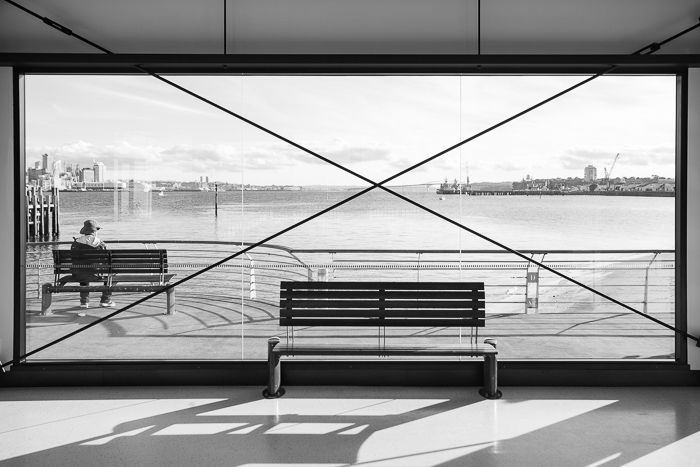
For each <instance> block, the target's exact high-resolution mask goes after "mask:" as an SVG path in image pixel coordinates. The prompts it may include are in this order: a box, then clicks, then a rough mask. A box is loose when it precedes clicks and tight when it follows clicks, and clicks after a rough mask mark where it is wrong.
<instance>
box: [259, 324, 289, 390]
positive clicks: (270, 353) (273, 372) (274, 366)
mask: <svg viewBox="0 0 700 467" xmlns="http://www.w3.org/2000/svg"><path fill="white" fill-rule="evenodd" d="M279 343H280V338H279V337H271V338H269V339H268V340H267V365H268V380H267V388H265V390H263V397H265V398H266V399H275V398H277V397H282V396H283V395H284V392H285V391H284V388H281V387H280V385H281V384H282V372H281V369H282V361H281V358H280V355H279V354H278V353H275V352H274V348H275V346H276V345H277V344H279Z"/></svg>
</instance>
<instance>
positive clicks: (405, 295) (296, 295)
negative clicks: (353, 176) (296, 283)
mask: <svg viewBox="0 0 700 467" xmlns="http://www.w3.org/2000/svg"><path fill="white" fill-rule="evenodd" d="M484 297H485V294H484V291H483V290H482V291H446V292H439V291H435V292H433V291H408V290H407V291H385V292H380V291H377V290H357V291H345V290H292V291H289V290H280V298H291V299H293V300H294V299H302V298H307V299H321V298H344V299H350V298H352V299H362V298H364V299H372V298H377V299H378V298H385V299H392V300H397V299H403V300H416V299H423V300H428V299H437V300H474V299H483V298H484Z"/></svg>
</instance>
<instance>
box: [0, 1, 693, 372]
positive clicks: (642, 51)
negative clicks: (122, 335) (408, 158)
mask: <svg viewBox="0 0 700 467" xmlns="http://www.w3.org/2000/svg"><path fill="white" fill-rule="evenodd" d="M5 2H7V3H10V4H12V5H13V6H15V7H17V8H20V9H21V10H23V11H25V12H27V13H29V14H31V15H32V16H35V17H37V18H39V19H41V20H42V21H43V22H45V23H46V24H48V25H49V26H52V27H54V28H55V29H57V30H59V31H61V32H63V33H64V34H67V35H70V36H74V37H76V38H77V39H79V40H81V41H83V42H85V43H87V44H88V45H90V46H92V47H95V48H97V49H99V50H101V51H103V52H105V53H107V54H114V52H111V51H109V50H108V49H105V48H104V47H102V46H99V45H97V44H95V43H94V42H92V41H89V40H88V39H85V38H83V37H82V36H80V35H79V34H76V33H74V32H73V31H72V30H70V29H68V28H66V27H65V26H62V25H60V24H59V23H57V22H55V21H53V20H51V19H49V18H46V17H42V16H40V15H38V14H37V13H35V12H33V11H31V10H29V9H27V8H25V7H23V6H21V5H19V4H17V3H15V2H14V1H12V0H5ZM698 27H700V23H696V24H695V25H693V26H691V27H689V28H686V29H684V30H683V31H681V32H679V33H677V34H675V35H673V36H671V37H669V38H667V39H665V40H664V41H661V42H658V43H652V44H650V45H648V46H645V47H643V48H641V49H639V50H637V51H636V52H634V53H633V54H632V55H639V54H642V55H649V54H652V53H654V52H656V51H657V50H659V48H660V47H661V46H662V45H664V44H666V43H668V42H670V41H672V40H674V39H676V38H678V37H680V36H682V35H685V34H687V33H688V32H690V31H692V30H694V29H696V28H698ZM134 68H136V69H137V70H139V71H141V72H143V73H145V74H148V75H150V76H152V77H154V78H156V79H158V80H160V81H161V82H163V83H165V84H168V85H169V86H171V87H174V88H176V89H178V90H180V91H182V92H184V93H185V94H188V95H190V96H192V97H194V98H195V99H197V100H200V101H202V102H204V103H206V104H208V105H210V106H212V107H214V108H216V109H219V110H221V111H222V112H224V113H226V114H228V115H231V116H232V117H234V118H236V119H238V120H240V121H242V122H244V123H247V124H249V125H251V126H253V127H255V128H257V129H259V130H261V131H263V132H265V133H267V134H269V135H271V136H273V137H275V138H276V139H279V140H281V141H283V142H285V143H287V144H289V145H291V146H293V147H295V148H297V149H299V150H301V151H303V152H305V153H307V154H309V155H311V156H313V157H315V158H317V159H320V160H322V161H324V162H326V163H328V164H330V165H332V166H334V167H337V168H339V169H340V170H342V171H344V172H346V173H348V174H350V175H353V176H354V177H357V178H359V179H361V180H363V181H365V182H367V183H369V184H370V185H371V186H369V187H367V188H365V189H363V190H360V191H358V192H357V193H355V194H353V195H351V196H349V197H347V198H345V199H344V200H341V201H339V202H337V203H335V204H333V205H331V206H329V207H327V208H324V209H322V210H320V211H318V212H316V213H315V214H313V215H311V216H309V217H306V218H305V219H302V220H301V221H298V222H296V223H294V224H292V225H290V226H288V227H286V228H284V229H282V230H280V231H278V232H276V233H274V234H272V235H269V236H268V237H266V238H264V239H262V240H260V241H258V242H256V243H253V244H251V245H249V246H247V247H246V248H243V249H241V250H239V251H237V252H236V253H234V254H231V255H229V256H227V257H225V258H223V259H221V260H219V261H216V262H214V263H213V264H210V265H209V266H206V267H204V268H202V269H200V270H199V271H196V272H194V273H192V274H190V275H189V276H187V277H184V278H182V279H180V280H178V281H176V282H173V283H171V284H168V285H167V286H165V287H164V288H163V289H161V290H159V291H157V292H153V293H151V294H149V295H147V296H145V297H142V298H140V299H138V300H135V301H133V302H131V303H129V304H128V305H126V306H124V307H122V308H120V309H119V310H116V311H114V312H112V313H110V314H108V315H106V316H103V317H101V318H99V319H97V320H95V321H93V322H91V323H89V324H87V325H85V326H83V327H81V328H79V329H77V330H75V331H72V332H70V333H68V334H66V335H64V336H61V337H60V338H58V339H55V340H53V341H51V342H49V343H47V344H44V345H42V346H40V347H38V348H36V349H34V350H32V351H30V352H27V353H25V354H24V355H22V356H20V357H18V358H16V359H14V360H12V361H9V362H7V363H5V364H3V365H2V367H3V368H4V367H5V366H9V365H11V364H14V363H17V362H21V361H23V360H24V359H26V358H27V357H29V356H31V355H34V354H36V353H38V352H40V351H42V350H44V349H46V348H48V347H51V346H53V345H55V344H58V343H59V342H62V341H64V340H66V339H68V338H70V337H72V336H74V335H76V334H78V333H80V332H83V331H85V330H87V329H89V328H91V327H93V326H96V325H97V324H100V323H102V322H104V321H106V320H108V319H110V318H112V317H114V316H116V315H118V314H120V313H123V312H124V311H127V310H129V309H131V308H133V307H135V306H137V305H139V304H141V303H143V302H145V301H147V300H150V299H151V298H153V297H155V296H157V295H160V294H162V293H163V292H166V291H167V290H170V289H172V288H174V287H176V286H178V285H180V284H183V283H185V282H188V281H190V280H192V279H194V278H196V277H198V276H199V275H201V274H204V273H205V272H207V271H209V270H211V269H213V268H215V267H217V266H220V265H222V264H224V263H226V262H228V261H230V260H232V259H234V258H236V257H238V256H240V255H243V254H245V253H247V252H249V251H250V250H252V249H254V248H257V247H259V246H261V245H263V244H265V243H267V242H269V241H271V240H273V239H274V238H277V237H279V236H281V235H283V234H285V233H287V232H289V231H291V230H293V229H295V228H297V227H299V226H301V225H303V224H306V223H308V222H310V221H311V220H313V219H316V218H318V217H320V216H322V215H324V214H326V213H327V212H330V211H332V210H334V209H336V208H338V207H340V206H342V205H344V204H346V203H349V202H350V201H352V200H354V199H356V198H359V197H360V196H362V195H364V194H366V193H368V192H370V191H372V190H374V189H376V188H380V189H382V190H384V191H385V192H387V193H389V194H391V195H393V196H395V197H397V198H399V199H401V200H403V201H405V202H407V203H409V204H411V205H413V206H415V207H417V208H419V209H421V210H423V211H425V212H428V213H429V214H432V215H433V216H435V217H438V218H440V219H442V220H444V221H446V222H448V223H450V224H452V225H454V226H456V227H458V228H460V229H462V230H465V231H467V232H469V233H471V234H472V235H475V236H477V237H479V238H481V239H483V240H486V241H488V242H489V243H492V244H493V245H496V246H498V247H499V248H501V249H504V250H506V251H508V252H509V253H512V254H514V255H516V256H518V257H520V258H522V259H524V260H525V261H528V262H530V263H532V264H535V265H537V266H539V267H540V268H542V269H544V270H546V271H548V272H550V273H552V274H554V275H556V276H559V277H561V278H562V279H565V280H567V281H569V282H571V283H573V284H575V285H577V286H579V287H581V288H583V289H585V290H587V291H589V292H592V293H594V294H595V295H598V296H600V297H601V298H604V299H606V300H608V301H610V302H612V303H614V304H616V305H619V306H621V307H623V308H625V309H627V310H629V311H632V312H634V313H636V314H638V315H640V316H642V317H644V318H646V319H649V320H651V321H654V322H655V323H657V324H659V325H661V326H664V327H666V328H668V329H670V330H672V331H674V332H675V333H678V334H680V335H682V336H684V337H686V338H688V339H691V340H695V341H696V342H697V344H698V346H700V338H698V337H695V336H692V335H691V334H689V333H687V332H686V331H684V330H681V329H677V328H675V327H673V326H671V325H669V324H667V323H664V322H663V321H661V320H659V319H657V318H654V317H653V316H649V315H646V314H644V313H642V312H641V311H639V310H636V309H635V308H633V307H631V306H629V305H627V304H626V303H623V302H621V301H619V300H617V299H615V298H613V297H611V296H609V295H607V294H605V293H603V292H600V291H599V290H596V289H594V288H592V287H590V286H588V285H586V284H584V283H582V282H580V281H578V280H576V279H574V278H572V277H570V276H568V275H566V274H564V273H562V272H559V271H557V270H556V269H554V268H551V267H549V266H547V265H546V264H544V263H542V262H539V261H537V260H535V259H533V258H531V257H528V256H527V255H525V254H524V253H521V252H519V251H517V250H515V249H513V248H511V247H509V246H507V245H504V244H503V243H501V242H498V241H497V240H494V239H492V238H490V237H488V236H486V235H484V234H482V233H480V232H478V231H476V230H474V229H472V228H470V227H467V226H465V225H463V224H461V223H459V222H457V221H455V220H453V219H450V218H449V217H447V216H445V215H443V214H441V213H439V212H437V211H435V210H433V209H430V208H428V207H426V206H424V205H422V204H420V203H418V202H416V201H414V200H412V199H410V198H408V197H406V196H404V195H402V194H400V193H398V192H396V191H394V190H392V189H391V188H388V187H386V186H384V185H385V184H387V183H389V182H391V181H392V180H395V179H396V178H398V177H400V176H402V175H404V174H406V173H408V172H411V171H413V170H415V169H416V168H418V167H421V166H423V165H425V164H427V163H428V162H431V161H433V160H435V159H437V158H438V157H441V156H443V155H444V154H447V153H448V152H451V151H452V150H454V149H457V148H459V147H461V146H463V145H465V144H467V143H468V142H470V141H473V140H475V139H477V138H479V137H481V136H483V135H485V134H487V133H490V132H491V131H493V130H495V129H497V128H499V127H501V126H503V125H506V124H507V123H509V122H511V121H513V120H515V119H517V118H520V117H521V116H523V115H525V114H527V113H529V112H532V111H533V110H535V109H537V108H539V107H541V106H543V105H545V104H547V103H549V102H551V101H553V100H555V99H557V98H559V97H561V96H563V95H564V94H567V93H569V92H571V91H573V90H575V89H577V88H579V87H581V86H583V85H584V84H587V83H589V82H590V81H593V80H594V79H596V78H598V77H600V76H603V75H605V74H607V73H610V72H611V71H613V70H615V69H616V68H617V66H615V65H613V66H610V67H608V68H606V69H605V70H603V71H600V72H598V73H596V74H594V75H592V76H589V77H587V78H586V79H584V80H582V81H580V82H578V83H576V84H574V85H572V86H570V87H568V88H566V89H564V90H562V91H560V92H558V93H556V94H554V95H552V96H550V97H548V98H546V99H544V100H542V101H540V102H538V103H536V104H534V105H532V106H530V107H528V108H526V109H524V110H522V111H520V112H518V113H516V114H514V115H512V116H510V117H508V118H506V119H504V120H501V121H500V122H498V123H496V124H494V125H492V126H490V127H488V128H486V129H484V130H482V131H480V132H478V133H475V134H473V135H472V136H470V137H468V138H466V139H464V140H462V141H460V142H458V143H456V144H454V145H452V146H450V147H448V148H446V149H444V150H442V151H440V152H438V153H436V154H434V155H432V156H430V157H428V158H426V159H423V160H422V161H420V162H418V163H416V164H414V165H412V166H410V167H408V168H406V169H404V170H402V171H400V172H397V173H396V174H394V175H392V176H390V177H388V178H386V179H384V180H382V181H380V182H375V181H373V180H371V179H369V178H367V177H365V176H363V175H361V174H359V173H357V172H355V171H353V170H351V169H349V168H347V167H344V166H343V165H341V164H339V163H337V162H335V161H333V160H331V159H328V158H326V157H324V156H322V155H321V154H318V153H317V152H315V151H312V150H311V149H308V148H306V147H305V146H303V145H301V144H299V143H296V142H295V141H292V140H290V139H288V138H286V137H284V136H282V135H280V134H278V133H276V132H274V131H272V130H270V129H268V128H266V127H264V126H262V125H260V124H258V123H256V122H254V121H252V120H250V119H248V118H246V117H244V116H242V115H240V114H238V113H236V112H234V111H232V110H230V109H228V108H226V107H224V106H222V105H220V104H217V103H215V102H214V101H212V100H210V99H207V98H206V97H203V96H201V95H200V94H197V93H195V92H193V91H191V90H189V89H187V88H185V87H183V86H181V85H179V84H177V83H175V82H173V81H171V80H169V79H167V78H164V77H163V76H161V75H159V74H157V73H154V72H152V71H150V70H147V69H146V68H144V67H142V66H140V65H134Z"/></svg>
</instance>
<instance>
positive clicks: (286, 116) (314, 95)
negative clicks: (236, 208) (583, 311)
mask: <svg viewBox="0 0 700 467" xmlns="http://www.w3.org/2000/svg"><path fill="white" fill-rule="evenodd" d="M584 78H585V77H582V76H463V77H460V76H227V75H220V76H173V77H170V79H172V80H173V81H175V82H176V83H178V84H180V85H182V86H185V87H187V88H188V89H190V90H192V91H195V92H197V93H200V94H202V95H203V96H204V97H206V98H208V99H210V100H212V101H215V102H216V103H218V104H220V105H223V106H224V107H226V108H228V109H230V110H232V111H234V112H236V113H238V114H240V115H242V116H244V117H245V118H247V119H249V120H252V121H254V122H255V123H257V124H259V125H261V126H263V127H266V128H268V129H270V130H271V131H273V132H275V133H278V134H279V135H281V136H283V137H285V138H287V139H289V140H291V141H293V142H295V143H297V144H298V145H300V146H303V147H304V148H306V149H308V150H310V151H312V152H315V153H317V154H319V155H321V156H323V157H326V158H328V159H330V160H332V161H334V162H336V163H338V164H340V165H342V166H344V167H347V168H349V169H351V170H352V171H354V172H356V173H358V174H360V175H362V176H364V177H367V178H369V179H371V180H374V181H380V180H384V179H386V178H389V177H390V176H392V175H394V174H396V173H398V172H400V171H402V170H404V169H405V168H407V167H410V166H412V165H414V164H416V163H418V162H420V161H423V160H425V159H426V158H428V157H430V156H433V155H435V154H437V153H439V152H441V151H444V150H445V149H447V148H449V147H451V146H453V145H455V144H456V143H458V142H460V141H463V140H464V139H467V138H469V137H470V136H472V135H474V134H476V133H478V132H480V131H482V130H484V129H486V128H488V127H489V126H491V125H493V124H495V123H498V122H499V121H501V120H503V119H505V118H508V117H510V116H511V115H512V114H515V113H517V112H519V111H521V110H523V109H525V108H527V107H529V106H531V105H533V104H535V103H536V102H538V101H540V100H542V99H544V98H547V97H549V96H550V95H552V94H554V93H557V92H559V91H561V90H563V89H565V88H566V87H568V86H570V85H572V84H574V83H576V82H578V81H581V80H583V79H584ZM675 82H676V81H675V77H674V76H603V77H600V78H597V79H596V80H594V81H592V82H590V83H588V84H586V85H584V86H582V87H580V88H578V89H576V90H574V91H573V92H571V93H569V94H567V95H565V96H563V97H561V98H559V99H557V100H555V101H553V102H551V103H548V104H546V105H545V106H543V107H541V108H539V109H537V110H535V111H533V112H531V113H529V114H527V115H526V116H524V117H522V118H519V119H517V120H514V121H512V122H510V123H507V124H505V125H503V126H502V127H500V128H497V129H496V130H494V131H492V132H490V133H488V134H486V135H484V136H482V137H479V138H477V139H475V140H473V141H470V142H468V143H466V144H464V145H463V146H461V147H460V148H456V149H453V150H451V151H449V152H447V153H446V154H444V155H442V156H441V157H439V158H436V159H435V160H432V161H430V162H428V163H426V164H424V165H423V166H421V167H419V168H417V169H415V170H413V171H411V172H409V173H407V174H404V175H402V176H401V177H398V178H396V179H395V180H393V181H392V182H391V184H393V185H400V184H420V183H436V182H439V181H442V180H444V179H445V178H449V179H450V180H452V179H455V178H458V179H461V180H465V179H466V177H467V176H469V178H470V180H471V181H472V182H496V181H514V180H521V179H522V178H523V177H525V176H526V175H531V176H532V177H533V178H555V177H583V170H584V167H585V166H587V165H589V164H591V165H594V166H596V167H597V170H598V176H599V177H602V175H603V172H604V170H603V169H604V167H607V168H610V165H611V164H612V161H613V159H614V157H615V154H617V153H620V158H619V160H618V162H617V164H616V166H615V169H614V172H613V176H620V177H623V176H627V177H629V176H640V177H644V176H651V175H654V174H655V175H660V176H668V177H673V176H674V173H675V168H674V160H675V155H674V153H675V149H674V144H675V93H676V84H675ZM26 148H27V149H26V153H27V164H28V165H33V163H34V161H37V160H40V159H41V154H43V153H47V154H49V156H50V160H62V161H63V162H64V163H67V164H75V163H79V164H80V165H81V166H82V167H85V166H90V165H92V162H93V161H101V162H103V163H104V164H105V165H106V167H107V178H108V179H113V178H115V175H116V178H119V179H127V178H135V179H137V180H174V181H194V180H198V179H199V177H200V176H202V177H207V176H208V177H209V179H210V181H220V182H228V183H246V184H248V183H249V184H254V185H271V184H277V185H358V186H364V185H366V184H367V182H365V181H363V180H361V179H360V178H358V177H356V176H355V175H351V174H348V173H346V172H344V171H343V170H341V169H339V168H337V167H333V166H332V165H330V164H329V163H327V162H324V161H321V160H319V159H317V158H315V157H314V156H312V155H310V154H308V153H306V152H304V151H303V150H302V149H299V148H298V147H294V146H292V145H290V144H289V143H287V142H284V141H281V140H279V139H277V138H275V137H273V136H271V135H269V134H266V133H264V132H263V131H261V130H259V129H257V128H254V127H253V126H251V125H248V124H246V123H243V122H241V121H240V120H237V119H236V118H234V117H232V116H230V115H227V114H225V113H224V112H222V111H220V110H218V109H216V108H213V107H211V106H209V105H207V104H205V103H203V102H201V101H198V100H196V99H195V98H193V97H191V96H188V95H186V94H185V93H183V92H181V91H178V90H176V89H174V88H172V87H169V86H167V85H166V84H164V83H162V82H160V81H158V80H156V79H154V78H152V77H148V76H96V75H92V76H91V75H63V76H62V75H30V76H27V78H26Z"/></svg>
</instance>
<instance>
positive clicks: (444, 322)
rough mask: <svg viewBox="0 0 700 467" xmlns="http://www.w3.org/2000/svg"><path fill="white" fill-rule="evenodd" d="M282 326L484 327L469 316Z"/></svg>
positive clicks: (286, 321) (285, 321)
mask: <svg viewBox="0 0 700 467" xmlns="http://www.w3.org/2000/svg"><path fill="white" fill-rule="evenodd" d="M279 323H280V326H357V327H370V326H374V327H378V326H386V327H392V326H394V327H457V326H461V327H484V326H485V321H484V320H483V319H469V318H382V319H380V318H354V319H353V318H339V319H328V318H300V319H297V318H280V321H279Z"/></svg>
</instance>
